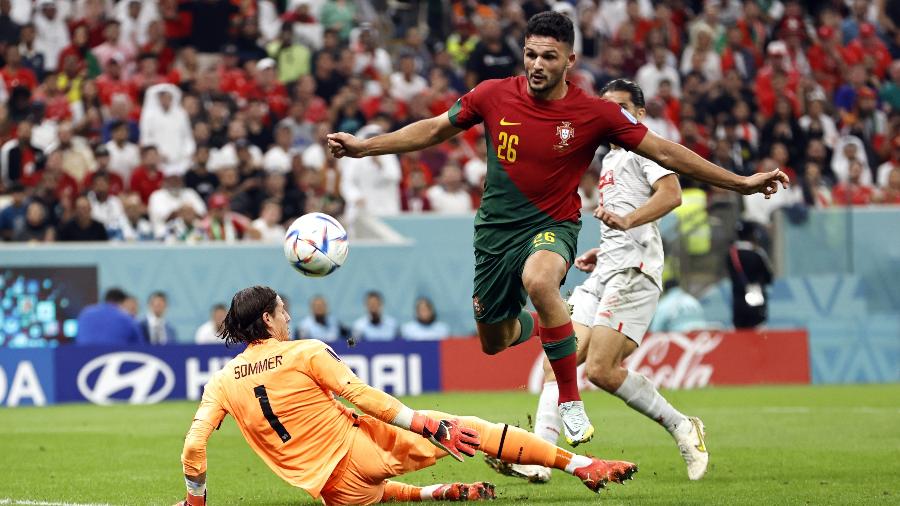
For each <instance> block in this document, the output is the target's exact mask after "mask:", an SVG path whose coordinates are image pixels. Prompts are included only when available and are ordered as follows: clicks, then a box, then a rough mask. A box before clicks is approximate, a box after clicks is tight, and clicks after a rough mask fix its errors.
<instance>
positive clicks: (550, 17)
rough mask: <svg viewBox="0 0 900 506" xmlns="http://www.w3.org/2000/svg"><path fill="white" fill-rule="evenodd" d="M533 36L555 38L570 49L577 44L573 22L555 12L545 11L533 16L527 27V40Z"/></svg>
mask: <svg viewBox="0 0 900 506" xmlns="http://www.w3.org/2000/svg"><path fill="white" fill-rule="evenodd" d="M532 35H537V36H540V37H553V38H554V39H556V40H558V41H560V42H563V43H566V44H568V45H569V47H572V45H574V44H575V27H574V26H572V20H571V19H569V18H567V17H566V16H564V15H562V14H560V13H558V12H554V11H545V12H541V13H538V14H535V15H534V16H531V19H529V20H528V26H526V27H525V39H528V37H531V36H532Z"/></svg>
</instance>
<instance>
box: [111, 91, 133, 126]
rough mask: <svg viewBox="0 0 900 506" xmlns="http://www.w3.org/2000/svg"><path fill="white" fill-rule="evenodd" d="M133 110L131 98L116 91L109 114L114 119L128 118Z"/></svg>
mask: <svg viewBox="0 0 900 506" xmlns="http://www.w3.org/2000/svg"><path fill="white" fill-rule="evenodd" d="M130 112H131V99H130V98H128V95H125V94H124V93H116V94H115V95H113V97H112V101H111V103H110V104H109V114H110V116H112V119H118V120H123V121H124V120H127V119H128V114H130Z"/></svg>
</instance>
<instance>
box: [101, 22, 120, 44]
mask: <svg viewBox="0 0 900 506" xmlns="http://www.w3.org/2000/svg"><path fill="white" fill-rule="evenodd" d="M119 33H120V30H119V22H118V21H109V22H107V23H106V28H104V29H103V38H104V39H105V40H106V42H108V43H110V44H117V43H118V42H119Z"/></svg>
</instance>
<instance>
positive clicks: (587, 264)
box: [575, 248, 600, 272]
mask: <svg viewBox="0 0 900 506" xmlns="http://www.w3.org/2000/svg"><path fill="white" fill-rule="evenodd" d="M597 253H600V248H591V249H589V250H587V251H585V252H584V253H582V254H581V255H580V256H579V257H578V258H576V259H575V268H576V269H578V270H579V271H583V272H593V271H594V268H595V267H597Z"/></svg>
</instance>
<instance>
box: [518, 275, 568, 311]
mask: <svg viewBox="0 0 900 506" xmlns="http://www.w3.org/2000/svg"><path fill="white" fill-rule="evenodd" d="M522 284H523V285H524V286H525V291H526V292H528V296H529V297H531V300H532V302H534V304H535V305H540V304H541V303H543V302H545V301H547V300H548V299H550V298H558V297H559V285H558V283H556V282H555V281H554V280H551V279H549V278H548V277H546V276H529V277H527V278H525V279H524V280H523V281H522Z"/></svg>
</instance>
